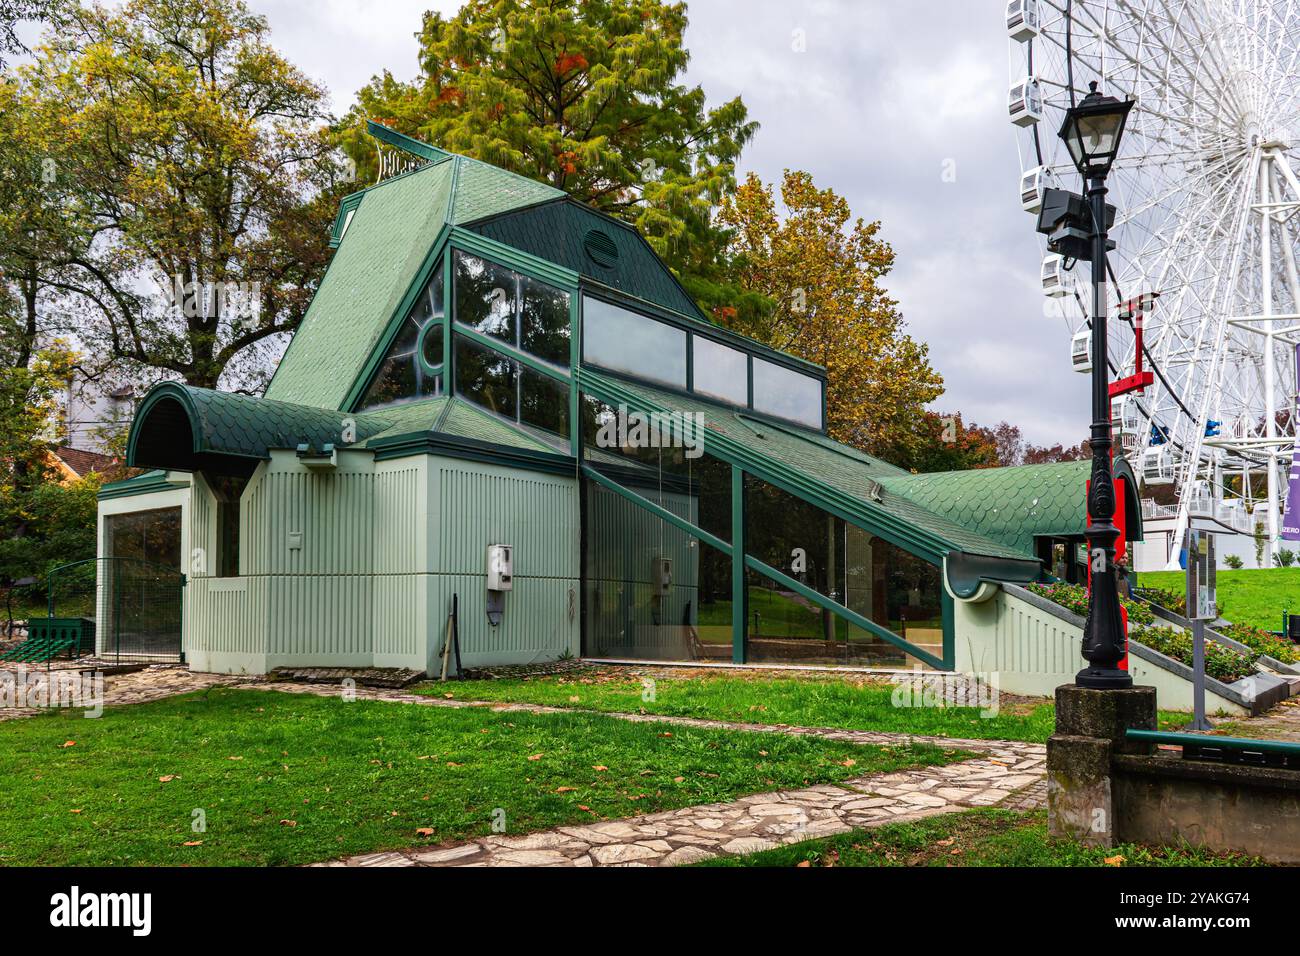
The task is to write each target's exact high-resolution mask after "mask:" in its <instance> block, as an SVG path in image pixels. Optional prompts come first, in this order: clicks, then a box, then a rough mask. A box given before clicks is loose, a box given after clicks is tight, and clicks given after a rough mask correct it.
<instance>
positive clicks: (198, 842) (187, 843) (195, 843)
mask: <svg viewBox="0 0 1300 956" xmlns="http://www.w3.org/2000/svg"><path fill="white" fill-rule="evenodd" d="M181 846H203V841H202V840H186V841H185V842H184V843H182V844H181Z"/></svg>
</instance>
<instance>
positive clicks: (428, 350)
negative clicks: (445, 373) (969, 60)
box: [416, 318, 442, 375]
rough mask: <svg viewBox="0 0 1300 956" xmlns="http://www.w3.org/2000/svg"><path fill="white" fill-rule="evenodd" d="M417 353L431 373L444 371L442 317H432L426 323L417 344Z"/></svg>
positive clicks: (422, 363)
mask: <svg viewBox="0 0 1300 956" xmlns="http://www.w3.org/2000/svg"><path fill="white" fill-rule="evenodd" d="M416 354H417V355H419V357H420V364H421V365H422V366H424V370H425V372H427V373H428V374H429V375H437V374H439V373H441V372H442V319H440V318H435V319H430V320H429V321H428V322H426V323H424V327H423V328H422V329H420V338H419V341H418V343H417V344H416Z"/></svg>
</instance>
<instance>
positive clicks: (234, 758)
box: [226, 757, 244, 760]
mask: <svg viewBox="0 0 1300 956" xmlns="http://www.w3.org/2000/svg"><path fill="white" fill-rule="evenodd" d="M226 759H227V760H243V759H244V758H243V757H227V758H226Z"/></svg>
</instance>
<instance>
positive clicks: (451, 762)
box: [447, 760, 460, 767]
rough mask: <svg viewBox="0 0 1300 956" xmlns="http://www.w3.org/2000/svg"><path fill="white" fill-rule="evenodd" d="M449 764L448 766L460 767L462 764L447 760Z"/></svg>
mask: <svg viewBox="0 0 1300 956" xmlns="http://www.w3.org/2000/svg"><path fill="white" fill-rule="evenodd" d="M447 766H448V767H459V766H460V764H458V763H456V762H455V761H452V760H448V761H447Z"/></svg>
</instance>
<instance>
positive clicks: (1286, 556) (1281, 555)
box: [1275, 548, 1295, 568]
mask: <svg viewBox="0 0 1300 956" xmlns="http://www.w3.org/2000/svg"><path fill="white" fill-rule="evenodd" d="M1275 557H1276V558H1277V563H1278V564H1280V565H1282V567H1284V568H1289V567H1291V565H1293V564H1295V552H1294V551H1292V550H1291V549H1290V548H1283V549H1282V550H1281V551H1279V552H1278V553H1277V554H1276V555H1275Z"/></svg>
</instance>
